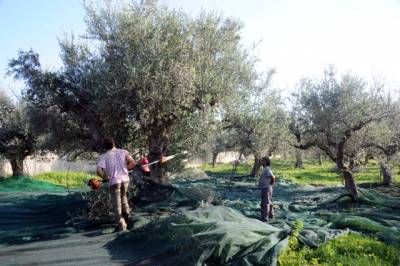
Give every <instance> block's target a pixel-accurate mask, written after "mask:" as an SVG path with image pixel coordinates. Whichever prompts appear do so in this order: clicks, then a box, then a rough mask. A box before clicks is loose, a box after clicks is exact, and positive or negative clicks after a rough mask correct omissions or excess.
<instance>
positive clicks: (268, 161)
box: [261, 157, 271, 166]
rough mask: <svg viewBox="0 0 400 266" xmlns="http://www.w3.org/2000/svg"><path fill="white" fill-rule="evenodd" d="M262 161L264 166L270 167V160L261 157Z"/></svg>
mask: <svg viewBox="0 0 400 266" xmlns="http://www.w3.org/2000/svg"><path fill="white" fill-rule="evenodd" d="M263 160H264V161H265V164H266V165H267V166H271V160H270V159H269V158H268V157H262V158H261V161H263Z"/></svg>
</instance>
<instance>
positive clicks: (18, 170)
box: [10, 158, 24, 176]
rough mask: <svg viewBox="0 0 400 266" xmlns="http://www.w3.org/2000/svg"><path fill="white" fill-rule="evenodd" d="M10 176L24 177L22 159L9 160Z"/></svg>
mask: <svg viewBox="0 0 400 266" xmlns="http://www.w3.org/2000/svg"><path fill="white" fill-rule="evenodd" d="M10 164H11V169H12V172H13V173H12V176H23V175H24V159H23V158H22V159H21V158H11V159H10Z"/></svg>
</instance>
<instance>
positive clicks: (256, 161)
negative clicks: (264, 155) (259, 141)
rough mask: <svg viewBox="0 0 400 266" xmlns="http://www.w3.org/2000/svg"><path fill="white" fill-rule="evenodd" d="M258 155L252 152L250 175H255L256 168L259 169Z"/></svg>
mask: <svg viewBox="0 0 400 266" xmlns="http://www.w3.org/2000/svg"><path fill="white" fill-rule="evenodd" d="M260 166H261V165H260V156H259V155H258V154H254V164H253V168H252V169H251V173H250V175H251V176H256V175H257V173H258V170H260Z"/></svg>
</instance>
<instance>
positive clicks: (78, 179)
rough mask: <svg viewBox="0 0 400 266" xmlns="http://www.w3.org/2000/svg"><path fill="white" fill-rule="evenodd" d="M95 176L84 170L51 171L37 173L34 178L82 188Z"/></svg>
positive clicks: (67, 186)
mask: <svg viewBox="0 0 400 266" xmlns="http://www.w3.org/2000/svg"><path fill="white" fill-rule="evenodd" d="M93 177H94V178H96V176H94V175H92V174H90V173H84V172H49V173H43V174H40V175H36V176H34V177H33V178H34V179H36V180H40V181H44V182H48V183H50V184H54V185H59V186H63V187H66V188H82V187H84V186H86V183H87V181H88V180H89V179H90V178H93Z"/></svg>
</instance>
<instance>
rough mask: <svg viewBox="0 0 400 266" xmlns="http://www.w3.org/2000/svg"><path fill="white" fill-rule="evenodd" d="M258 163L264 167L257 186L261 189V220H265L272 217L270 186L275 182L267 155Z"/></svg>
mask: <svg viewBox="0 0 400 266" xmlns="http://www.w3.org/2000/svg"><path fill="white" fill-rule="evenodd" d="M260 163H261V165H262V166H263V167H264V169H263V171H262V173H261V175H260V179H259V180H258V187H259V189H260V190H261V221H263V222H267V221H268V220H269V219H271V218H273V217H274V213H273V207H272V186H273V185H274V183H275V176H274V175H273V173H272V171H271V168H270V166H271V160H270V159H269V158H268V157H263V158H262V159H261V162H260Z"/></svg>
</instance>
